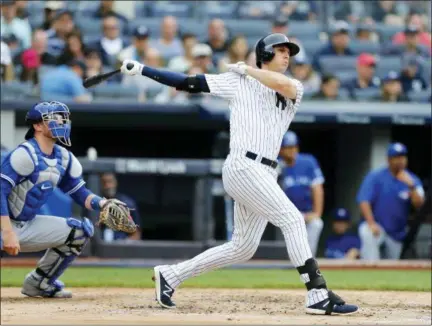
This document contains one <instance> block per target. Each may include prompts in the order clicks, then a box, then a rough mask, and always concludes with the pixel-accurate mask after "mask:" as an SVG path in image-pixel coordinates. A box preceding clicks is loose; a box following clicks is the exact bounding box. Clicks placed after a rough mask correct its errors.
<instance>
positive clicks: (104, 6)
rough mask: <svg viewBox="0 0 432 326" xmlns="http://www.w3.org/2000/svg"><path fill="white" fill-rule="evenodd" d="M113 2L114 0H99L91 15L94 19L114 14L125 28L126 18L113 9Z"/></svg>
mask: <svg viewBox="0 0 432 326" xmlns="http://www.w3.org/2000/svg"><path fill="white" fill-rule="evenodd" d="M114 4H115V1H114V0H101V1H100V5H99V7H98V8H97V9H96V10H95V11H94V12H93V13H92V15H91V16H92V17H94V18H96V19H103V18H105V17H108V16H114V17H115V18H117V19H118V20H120V21H121V22H122V24H123V26H124V27H125V28H127V24H128V20H127V18H126V17H125V16H123V15H122V14H120V13H118V12H116V11H115V10H114Z"/></svg>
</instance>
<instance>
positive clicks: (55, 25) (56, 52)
mask: <svg viewBox="0 0 432 326" xmlns="http://www.w3.org/2000/svg"><path fill="white" fill-rule="evenodd" d="M74 28H75V23H74V21H73V15H72V13H71V12H70V11H69V10H58V11H56V14H55V16H54V18H53V22H52V29H50V30H48V31H47V35H48V52H49V53H51V54H52V55H53V56H55V57H59V56H60V55H61V53H62V52H63V50H64V48H65V46H66V36H67V35H68V34H69V33H71V32H72V31H73V29H74Z"/></svg>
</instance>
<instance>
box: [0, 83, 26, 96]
mask: <svg viewBox="0 0 432 326" xmlns="http://www.w3.org/2000/svg"><path fill="white" fill-rule="evenodd" d="M0 93H1V99H2V100H25V99H27V98H28V97H30V96H32V95H33V84H32V83H23V82H20V81H17V80H12V81H7V82H2V83H1V92H0Z"/></svg>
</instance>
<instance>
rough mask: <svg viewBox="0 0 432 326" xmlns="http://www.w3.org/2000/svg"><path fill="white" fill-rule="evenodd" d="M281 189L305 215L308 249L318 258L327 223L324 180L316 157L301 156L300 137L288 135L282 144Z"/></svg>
mask: <svg viewBox="0 0 432 326" xmlns="http://www.w3.org/2000/svg"><path fill="white" fill-rule="evenodd" d="M280 156H281V158H282V159H283V164H282V171H281V172H282V173H281V174H282V176H281V178H282V180H281V181H282V189H283V190H284V192H285V194H286V195H287V196H288V198H289V199H290V200H291V201H292V202H293V204H294V205H295V206H296V207H297V208H298V210H299V211H300V212H302V213H303V215H304V218H305V221H306V227H307V233H308V239H309V245H310V247H311V251H312V254H313V255H314V256H316V253H317V250H318V242H319V238H320V235H321V231H322V229H323V226H324V223H323V221H322V219H321V215H322V212H323V206H324V189H323V184H324V176H323V174H322V172H321V169H320V167H319V164H318V162H317V160H316V159H315V157H313V156H312V155H311V154H304V153H299V147H298V137H297V135H296V134H295V133H294V132H292V131H288V132H287V133H286V134H285V136H284V137H283V140H282V147H281V151H280Z"/></svg>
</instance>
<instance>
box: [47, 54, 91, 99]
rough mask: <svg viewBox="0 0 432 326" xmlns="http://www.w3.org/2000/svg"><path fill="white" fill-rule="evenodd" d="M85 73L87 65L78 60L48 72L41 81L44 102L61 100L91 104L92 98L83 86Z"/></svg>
mask: <svg viewBox="0 0 432 326" xmlns="http://www.w3.org/2000/svg"><path fill="white" fill-rule="evenodd" d="M85 73H86V66H85V63H84V62H82V61H78V60H73V61H71V62H69V63H68V65H61V66H58V67H56V68H54V69H52V70H50V71H48V72H47V73H45V74H44V75H42V76H41V80H40V93H41V98H42V100H51V99H53V98H61V99H64V100H65V101H66V100H70V101H74V102H82V103H88V102H90V101H91V96H90V94H89V93H88V92H87V90H86V89H85V88H84V86H83V84H82V81H83V77H84V76H85Z"/></svg>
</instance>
